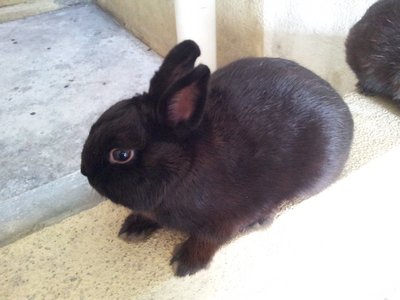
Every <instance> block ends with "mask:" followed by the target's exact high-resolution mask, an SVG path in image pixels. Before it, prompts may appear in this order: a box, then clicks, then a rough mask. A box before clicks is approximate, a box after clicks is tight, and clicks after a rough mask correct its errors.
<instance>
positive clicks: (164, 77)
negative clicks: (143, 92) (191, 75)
mask: <svg viewBox="0 0 400 300" xmlns="http://www.w3.org/2000/svg"><path fill="white" fill-rule="evenodd" d="M199 56H200V48H199V46H197V44H196V43H195V42H194V41H192V40H185V41H183V42H181V43H179V44H178V45H176V46H175V47H174V48H172V49H171V51H170V52H169V53H168V54H167V56H166V57H165V59H164V62H163V63H162V65H161V67H160V69H159V70H158V71H157V72H156V74H155V75H154V77H153V78H152V79H151V81H150V89H149V94H150V95H154V96H160V95H162V94H163V93H164V92H165V91H166V90H167V89H168V88H169V86H170V85H171V84H173V83H174V82H176V81H177V80H179V79H180V78H181V77H183V76H184V75H185V74H187V73H188V72H190V71H191V70H192V69H193V67H194V63H195V61H196V59H197V57H199Z"/></svg>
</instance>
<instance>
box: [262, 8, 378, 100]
mask: <svg viewBox="0 0 400 300" xmlns="http://www.w3.org/2000/svg"><path fill="white" fill-rule="evenodd" d="M375 1H376V0H351V1H349V0H324V1H321V0H280V1H276V0H264V20H265V21H264V50H265V55H266V56H276V57H284V58H288V59H292V60H295V61H297V62H298V63H300V64H302V65H303V66H305V67H307V68H309V69H311V70H313V71H314V72H315V73H317V74H318V75H320V76H321V77H323V78H324V79H326V80H327V81H329V82H330V83H331V84H332V85H333V86H334V87H335V88H336V89H337V90H338V91H339V92H340V93H342V94H344V93H346V92H349V91H352V90H353V89H354V84H355V81H356V80H355V77H354V75H353V73H352V72H351V70H350V68H349V67H348V66H347V64H346V60H345V48H344V42H345V39H346V37H347V34H348V31H349V29H350V28H351V26H352V25H353V24H354V23H355V22H356V21H357V20H358V19H359V18H360V17H361V16H362V15H363V14H364V12H365V10H366V9H367V8H368V7H369V6H370V5H371V4H372V3H374V2H375Z"/></svg>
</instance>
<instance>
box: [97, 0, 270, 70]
mask: <svg viewBox="0 0 400 300" xmlns="http://www.w3.org/2000/svg"><path fill="white" fill-rule="evenodd" d="M97 2H98V3H99V5H100V6H101V7H103V8H104V9H105V10H107V11H109V12H110V13H111V14H112V15H114V16H115V17H116V18H117V19H118V20H119V21H120V22H121V23H122V24H123V25H124V26H125V27H126V28H128V29H129V30H130V31H132V32H133V34H134V35H135V36H136V37H138V38H139V39H141V40H142V41H143V42H144V43H146V44H147V45H149V46H150V47H151V48H153V49H154V50H155V51H156V52H158V53H159V54H161V55H163V56H165V55H166V54H167V52H168V50H169V49H171V48H172V47H173V46H174V45H175V44H176V29H175V10H174V1H173V0H135V1H124V0H98V1H97ZM216 3H217V5H216V16H217V20H216V22H217V63H218V66H222V65H225V64H226V63H228V62H231V61H233V60H235V59H237V58H239V57H243V56H261V55H263V45H264V44H263V27H262V11H263V10H262V9H263V6H262V3H263V0H250V1H247V0H216Z"/></svg>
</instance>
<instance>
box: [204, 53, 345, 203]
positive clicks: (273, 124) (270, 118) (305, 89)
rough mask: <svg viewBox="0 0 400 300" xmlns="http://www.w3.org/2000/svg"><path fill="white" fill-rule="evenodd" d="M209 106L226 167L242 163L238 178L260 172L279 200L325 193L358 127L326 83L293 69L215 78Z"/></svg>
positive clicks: (258, 62) (264, 62)
mask: <svg viewBox="0 0 400 300" xmlns="http://www.w3.org/2000/svg"><path fill="white" fill-rule="evenodd" d="M207 101H208V104H207V107H206V116H207V117H208V118H209V119H211V120H212V121H211V124H213V126H214V132H215V133H216V134H217V135H218V136H219V138H220V139H222V140H223V141H222V142H221V148H223V149H222V150H221V153H223V155H224V156H225V157H226V156H227V153H229V154H228V156H229V155H231V156H232V157H231V159H230V160H229V159H228V161H242V160H243V161H245V163H244V164H247V165H248V167H247V170H243V168H246V167H244V166H243V165H240V168H238V171H239V170H241V172H244V173H246V172H248V173H250V174H251V173H252V171H253V168H254V166H257V167H256V168H255V169H257V172H258V175H259V176H260V177H261V178H263V180H264V184H265V186H267V187H268V190H269V191H271V190H272V191H273V190H274V189H279V191H278V190H277V191H276V192H277V194H279V195H284V194H285V192H283V190H284V189H286V190H287V191H291V192H293V194H297V193H298V192H299V190H301V189H305V190H307V189H309V188H310V189H312V190H319V189H322V188H323V187H325V186H326V185H327V184H329V183H331V181H332V180H333V178H335V177H336V176H337V175H338V174H339V173H340V171H341V170H342V168H343V165H344V162H345V161H346V159H347V157H348V152H349V148H350V144H351V140H352V132H353V122H352V117H351V114H350V112H349V110H348V108H347V106H346V104H345V103H344V102H343V100H342V99H341V97H340V96H339V95H338V94H337V93H336V92H335V91H334V90H333V89H332V87H331V86H330V85H329V84H328V83H327V82H325V81H324V80H322V79H321V78H320V77H318V76H317V75H315V74H314V73H312V72H311V71H309V70H307V69H305V68H303V67H301V66H300V65H298V64H297V63H294V62H292V61H288V60H284V59H278V58H247V59H242V60H239V61H236V62H234V63H232V64H230V65H228V66H226V67H225V68H222V69H220V70H219V71H217V72H215V73H214V74H213V76H212V77H211V80H210V86H209V97H208V100H207ZM230 147H233V148H234V149H229V148H230ZM253 178H254V176H253ZM318 182H319V183H318ZM288 187H290V188H288ZM296 187H297V188H296ZM287 196H288V197H290V196H292V195H287Z"/></svg>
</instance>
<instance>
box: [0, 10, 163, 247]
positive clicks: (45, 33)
mask: <svg viewBox="0 0 400 300" xmlns="http://www.w3.org/2000/svg"><path fill="white" fill-rule="evenodd" d="M159 63H160V58H159V56H157V55H156V54H155V53H154V52H153V51H150V49H148V47H147V46H145V45H144V44H142V43H141V42H139V41H138V40H137V39H135V38H133V37H132V36H131V35H130V34H129V33H128V32H126V31H125V30H124V29H123V28H122V27H120V26H119V25H118V24H117V23H115V21H113V19H112V18H111V17H109V16H108V15H107V14H105V13H104V12H103V11H101V10H100V9H99V8H98V7H97V6H95V5H81V6H75V7H72V8H67V9H63V10H58V11H55V12H52V13H47V14H42V15H38V16H34V17H29V18H26V19H23V20H17V21H13V22H8V23H3V24H0V69H1V70H2V72H0V82H1V84H0V95H1V99H0V101H1V106H0V107H1V108H0V148H1V149H2V156H1V157H0V195H1V197H0V224H1V225H3V224H4V223H5V222H6V221H7V220H10V219H13V218H14V219H15V215H14V212H15V211H21V210H24V207H27V206H29V204H30V203H26V201H28V202H29V201H30V199H29V198H31V200H32V201H33V200H37V199H38V198H40V197H42V198H43V197H46V196H47V197H48V193H49V190H50V191H52V192H54V187H53V186H51V185H50V187H47V188H46V189H45V190H44V191H43V192H40V187H42V186H44V185H46V184H51V183H52V182H53V181H55V180H58V181H60V179H61V178H64V176H70V174H72V173H74V172H76V171H78V170H79V164H80V152H81V149H82V144H83V142H84V139H85V138H86V136H87V134H88V130H89V128H90V125H91V124H92V123H93V122H94V120H95V119H96V118H97V117H98V115H99V114H100V113H101V112H102V111H104V110H105V108H107V107H108V106H110V105H111V104H113V103H114V102H116V101H117V100H121V99H123V98H127V97H130V96H132V95H133V94H135V93H137V92H142V91H144V90H145V89H146V88H147V86H148V83H149V79H150V78H151V76H152V75H153V73H154V71H155V69H156V68H157V67H158V66H159ZM68 180H69V181H70V178H69V179H68ZM68 180H67V181H68ZM74 180H75V182H76V183H77V184H78V183H83V181H81V180H82V178H80V176H79V174H78V173H75V179H74ZM69 181H68V182H69ZM56 186H57V187H58V188H59V190H60V192H62V190H63V188H62V184H61V183H60V182H58V184H57V185H56ZM33 189H36V194H35V196H34V197H33V198H34V199H32V197H31V196H32V195H30V196H29V197H27V196H25V197H24V196H23V195H24V194H25V193H27V192H30V191H31V190H33ZM38 189H39V190H38ZM64 191H67V190H66V189H64ZM53 196H56V195H55V194H54V193H53ZM64 196H65V195H64ZM64 196H62V195H58V196H57V197H53V198H54V200H50V201H52V202H51V206H52V207H53V208H54V207H57V205H65V203H60V202H61V201H62V202H65V201H68V199H66V198H65V197H64ZM16 197H17V198H18V197H19V198H18V199H16ZM9 199H13V200H12V201H11V202H12V203H11V204H10V203H7V201H8V200H9ZM21 199H23V200H21ZM57 199H62V200H61V201H58V200H57ZM47 200H49V199H47ZM9 202H10V201H9ZM5 203H6V204H7V205H6V204H5ZM2 204H3V206H2ZM74 205H79V204H74ZM15 206H17V207H15ZM36 206H37V205H36ZM39 206H40V205H39ZM29 208H30V209H34V207H29ZM10 209H12V211H10ZM57 213H59V210H58V211H57ZM10 214H11V215H10ZM4 215H7V216H6V217H4ZM32 215H33V214H32V212H29V213H28V214H27V215H26V217H28V218H29V217H30V216H32ZM19 219H23V217H22V216H21V214H20V215H19ZM0 227H2V229H1V230H0V244H1V240H2V231H4V230H5V229H4V226H0ZM9 227H10V226H9ZM11 227H12V226H11ZM7 230H8V231H9V232H12V231H13V230H14V229H13V228H8V229H7ZM3 233H4V232H3Z"/></svg>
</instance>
